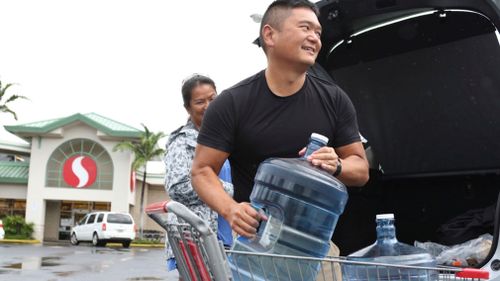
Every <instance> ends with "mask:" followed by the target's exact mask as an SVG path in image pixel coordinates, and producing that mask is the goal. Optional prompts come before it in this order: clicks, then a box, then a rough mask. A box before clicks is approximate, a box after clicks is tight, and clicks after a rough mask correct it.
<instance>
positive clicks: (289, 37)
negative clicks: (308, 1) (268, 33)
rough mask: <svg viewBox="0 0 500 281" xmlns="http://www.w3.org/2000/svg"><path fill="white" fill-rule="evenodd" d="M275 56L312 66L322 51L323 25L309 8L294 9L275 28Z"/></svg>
mask: <svg viewBox="0 0 500 281" xmlns="http://www.w3.org/2000/svg"><path fill="white" fill-rule="evenodd" d="M275 31H276V36H275V37H274V43H275V45H274V54H275V56H276V57H277V58H279V59H282V60H285V61H289V62H295V63H301V64H305V65H306V66H311V65H313V64H314V62H315V61H316V57H317V56H318V53H319V50H320V49H321V40H320V37H321V25H320V23H319V21H318V17H316V14H315V13H314V12H313V11H311V10H310V9H308V8H295V9H292V11H291V14H290V16H288V17H287V18H286V19H285V20H284V21H283V22H282V24H281V27H280V28H279V29H278V28H275Z"/></svg>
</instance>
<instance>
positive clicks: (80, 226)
mask: <svg viewBox="0 0 500 281" xmlns="http://www.w3.org/2000/svg"><path fill="white" fill-rule="evenodd" d="M88 218H89V215H88V214H87V215H85V216H84V217H83V218H82V219H81V220H79V221H78V222H77V223H76V226H75V227H74V228H73V232H74V233H75V235H76V238H77V240H79V241H82V240H84V237H83V236H82V235H85V234H84V233H85V224H86V223H87V219H88Z"/></svg>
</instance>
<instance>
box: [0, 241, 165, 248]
mask: <svg viewBox="0 0 500 281" xmlns="http://www.w3.org/2000/svg"><path fill="white" fill-rule="evenodd" d="M40 243H41V242H40V241H39V240H35V239H30V240H22V239H0V244H40ZM68 245H69V243H68ZM107 246H111V247H121V246H122V244H121V243H107ZM130 247H134V248H165V244H135V243H132V244H130Z"/></svg>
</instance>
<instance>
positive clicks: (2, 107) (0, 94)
mask: <svg viewBox="0 0 500 281" xmlns="http://www.w3.org/2000/svg"><path fill="white" fill-rule="evenodd" d="M13 85H14V84H12V83H8V84H7V85H5V86H3V85H2V81H0V101H1V100H2V99H3V98H4V96H5V94H6V92H7V89H9V88H10V87H12V86H13ZM17 99H27V98H26V97H25V96H20V95H12V96H10V97H9V98H8V99H7V100H6V101H5V102H4V103H3V104H2V103H0V111H1V112H8V113H10V114H12V115H13V116H14V119H16V120H17V115H16V113H15V112H14V111H12V110H11V109H10V108H9V107H8V106H7V104H8V103H10V102H13V101H15V100H17Z"/></svg>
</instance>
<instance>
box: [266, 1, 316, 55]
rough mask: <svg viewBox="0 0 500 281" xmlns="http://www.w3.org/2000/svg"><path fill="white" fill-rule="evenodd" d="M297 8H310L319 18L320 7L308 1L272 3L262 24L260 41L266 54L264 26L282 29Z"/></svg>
mask: <svg viewBox="0 0 500 281" xmlns="http://www.w3.org/2000/svg"><path fill="white" fill-rule="evenodd" d="M295 8H309V9H311V11H313V12H314V13H315V14H316V16H317V17H319V10H318V7H316V4H314V3H312V2H310V1H308V0H276V1H274V2H272V3H271V5H269V7H267V10H266V12H265V13H264V16H263V17H262V21H261V23H260V33H259V41H260V44H261V46H262V49H264V52H266V44H265V43H264V39H263V38H262V30H263V28H264V26H265V25H266V24H268V25H270V26H272V27H273V28H276V29H280V28H281V24H282V23H283V21H284V20H285V19H286V18H287V17H288V16H289V15H290V13H291V11H292V9H295Z"/></svg>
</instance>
